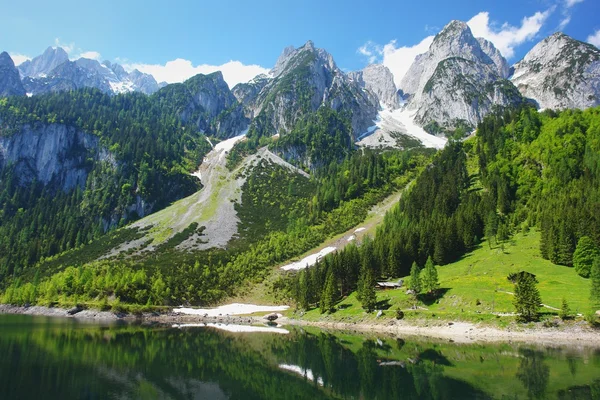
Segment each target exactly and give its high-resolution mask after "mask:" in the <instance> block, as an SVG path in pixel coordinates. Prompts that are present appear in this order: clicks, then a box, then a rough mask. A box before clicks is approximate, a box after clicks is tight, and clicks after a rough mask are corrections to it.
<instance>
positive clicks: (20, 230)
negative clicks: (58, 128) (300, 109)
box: [0, 89, 210, 282]
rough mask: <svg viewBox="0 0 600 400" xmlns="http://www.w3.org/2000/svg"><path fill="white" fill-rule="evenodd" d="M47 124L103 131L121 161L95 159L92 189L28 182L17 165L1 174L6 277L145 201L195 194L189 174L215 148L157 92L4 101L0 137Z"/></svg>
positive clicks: (2, 273)
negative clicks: (18, 172) (165, 104)
mask: <svg viewBox="0 0 600 400" xmlns="http://www.w3.org/2000/svg"><path fill="white" fill-rule="evenodd" d="M48 124H64V125H66V126H71V127H75V128H78V129H81V130H82V131H84V132H87V133H91V134H93V135H96V136H98V137H99V138H100V144H101V146H103V147H104V148H105V149H107V150H108V151H110V153H112V154H113V156H114V158H115V160H116V163H115V164H111V163H108V162H100V161H97V162H95V161H93V160H91V159H90V161H89V162H88V163H87V171H88V176H87V181H86V183H85V186H83V187H78V188H75V189H74V190H72V191H69V192H64V191H62V190H60V189H58V188H57V187H56V185H53V184H52V183H51V184H50V185H47V186H44V185H42V184H41V183H38V182H35V181H34V182H31V183H29V184H23V183H22V182H20V180H19V179H18V177H17V176H15V174H14V173H13V171H12V169H11V166H8V167H7V168H5V169H4V170H3V171H2V173H1V175H0V182H2V185H1V188H0V221H1V223H0V282H2V281H3V280H4V278H6V277H7V276H11V275H13V274H14V275H19V274H20V273H21V272H23V270H24V269H27V268H28V267H31V266H32V265H34V264H35V263H36V262H37V261H39V260H40V259H41V258H43V257H50V256H53V255H55V254H58V253H61V252H63V251H67V250H69V249H73V248H77V247H79V246H81V245H82V244H86V243H89V242H90V241H91V240H93V239H96V238H98V237H100V236H102V235H103V234H105V233H106V231H107V230H109V229H113V228H115V227H117V226H122V225H124V224H125V223H126V222H127V221H130V220H134V219H136V218H138V217H139V216H138V215H136V214H135V213H134V212H128V211H127V208H128V207H129V206H131V205H133V204H135V203H136V201H137V200H138V199H143V200H145V201H146V202H147V203H150V204H151V205H152V209H153V210H158V209H160V208H163V207H164V206H166V205H167V204H169V203H170V202H171V201H173V200H175V199H178V198H181V197H183V196H185V195H189V194H191V193H193V192H195V191H196V190H198V189H199V188H200V185H199V182H198V181H197V179H195V178H193V177H191V176H190V175H189V171H190V170H192V169H194V168H195V167H196V166H197V165H198V164H199V163H200V160H201V159H202V156H203V155H204V154H205V153H206V152H207V151H208V150H210V146H209V144H208V143H207V142H206V140H204V138H203V137H202V136H201V135H200V134H199V133H198V132H197V130H196V129H194V128H193V127H187V126H183V125H182V124H181V123H180V121H179V119H178V116H177V115H176V114H175V113H169V112H165V111H164V110H163V108H161V106H160V101H159V99H158V98H157V97H156V96H151V97H148V96H145V95H143V94H138V93H130V94H126V95H119V96H109V95H105V94H102V93H101V92H99V91H97V90H92V89H84V90H80V91H73V92H61V93H55V94H49V95H44V96H34V97H31V98H27V97H10V98H3V99H0V135H3V136H8V135H11V134H14V133H16V132H17V131H19V129H20V127H21V126H23V125H30V126H45V125H48ZM90 156H91V155H88V157H90Z"/></svg>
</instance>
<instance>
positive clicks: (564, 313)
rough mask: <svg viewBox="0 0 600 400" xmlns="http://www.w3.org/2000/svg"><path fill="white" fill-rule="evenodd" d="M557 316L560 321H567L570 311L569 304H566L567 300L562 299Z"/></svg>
mask: <svg viewBox="0 0 600 400" xmlns="http://www.w3.org/2000/svg"><path fill="white" fill-rule="evenodd" d="M558 316H559V317H560V319H563V320H564V319H568V318H569V317H570V316H571V309H570V308H569V304H568V303H567V299H565V298H564V297H563V299H562V304H561V306H560V311H559V312H558Z"/></svg>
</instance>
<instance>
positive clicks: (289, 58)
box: [247, 41, 379, 137]
mask: <svg viewBox="0 0 600 400" xmlns="http://www.w3.org/2000/svg"><path fill="white" fill-rule="evenodd" d="M270 74H271V77H272V79H270V80H269V81H268V82H267V83H266V84H265V85H264V87H263V88H262V89H261V90H260V92H259V93H258V95H257V96H256V98H255V99H254V101H250V102H248V105H247V107H249V108H250V113H251V115H254V116H256V118H257V119H258V120H259V121H258V129H259V130H260V131H261V134H262V135H274V134H276V133H282V134H285V133H286V132H289V131H290V130H291V129H292V127H293V126H294V125H295V124H296V122H297V121H299V120H300V119H302V118H303V116H306V115H307V114H308V113H311V112H314V111H316V110H317V109H318V108H319V107H321V106H322V105H325V106H329V107H331V108H332V109H334V110H336V111H347V112H348V113H349V115H351V119H352V121H351V123H352V129H353V132H354V135H355V136H356V137H358V136H359V135H360V134H361V133H362V132H365V131H366V130H367V128H368V127H369V126H371V125H372V124H373V120H374V119H375V117H376V115H377V110H378V109H379V104H378V103H379V102H378V100H377V98H376V97H375V95H373V94H372V93H371V92H370V91H367V90H363V89H362V88H361V87H360V85H359V84H358V83H356V82H354V81H353V80H352V79H350V78H348V76H347V75H346V74H344V73H343V72H342V71H341V70H340V69H339V68H338V67H337V65H336V64H335V62H334V60H333V57H332V56H331V55H330V54H329V53H327V52H326V51H325V50H323V49H317V48H316V47H315V46H314V44H313V42H311V41H308V42H307V43H306V44H305V45H304V46H302V47H300V48H298V49H294V48H293V47H288V48H286V49H285V50H284V51H283V53H282V54H281V56H280V57H279V59H278V60H277V63H276V64H275V67H274V68H273V70H272V71H271V72H270Z"/></svg>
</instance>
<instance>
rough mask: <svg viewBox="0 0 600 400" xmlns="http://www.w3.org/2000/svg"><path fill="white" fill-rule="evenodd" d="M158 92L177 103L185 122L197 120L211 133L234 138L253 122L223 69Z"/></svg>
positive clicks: (157, 94)
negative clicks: (235, 94) (226, 78)
mask: <svg viewBox="0 0 600 400" xmlns="http://www.w3.org/2000/svg"><path fill="white" fill-rule="evenodd" d="M155 95H156V96H158V97H159V98H160V99H161V102H163V103H164V104H166V105H168V106H170V107H175V111H176V112H177V113H178V114H179V115H180V117H181V119H182V121H183V122H193V123H194V124H196V126H198V128H199V129H200V130H201V131H202V132H204V133H206V134H207V135H214V136H217V137H220V138H230V137H233V136H236V135H239V134H240V133H241V132H243V131H244V130H245V129H246V128H247V127H248V124H249V122H250V121H249V120H248V118H246V117H245V115H244V109H243V106H242V105H241V104H240V103H239V102H238V101H237V99H236V98H235V96H234V95H233V94H232V93H231V91H230V90H229V86H227V83H226V82H225V80H224V79H223V74H222V73H221V72H220V71H217V72H214V73H212V74H209V75H203V74H198V75H196V76H194V77H192V78H190V79H188V80H187V81H185V82H184V83H175V84H172V85H168V86H166V87H165V88H163V89H161V90H159V91H158V92H157V93H156V94H155Z"/></svg>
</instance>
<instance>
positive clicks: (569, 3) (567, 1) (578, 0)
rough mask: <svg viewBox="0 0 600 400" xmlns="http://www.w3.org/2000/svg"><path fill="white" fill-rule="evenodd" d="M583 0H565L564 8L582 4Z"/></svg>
mask: <svg viewBox="0 0 600 400" xmlns="http://www.w3.org/2000/svg"><path fill="white" fill-rule="evenodd" d="M583 1H584V0H565V7H567V8H571V7H573V6H574V5H575V4H579V3H583Z"/></svg>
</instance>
